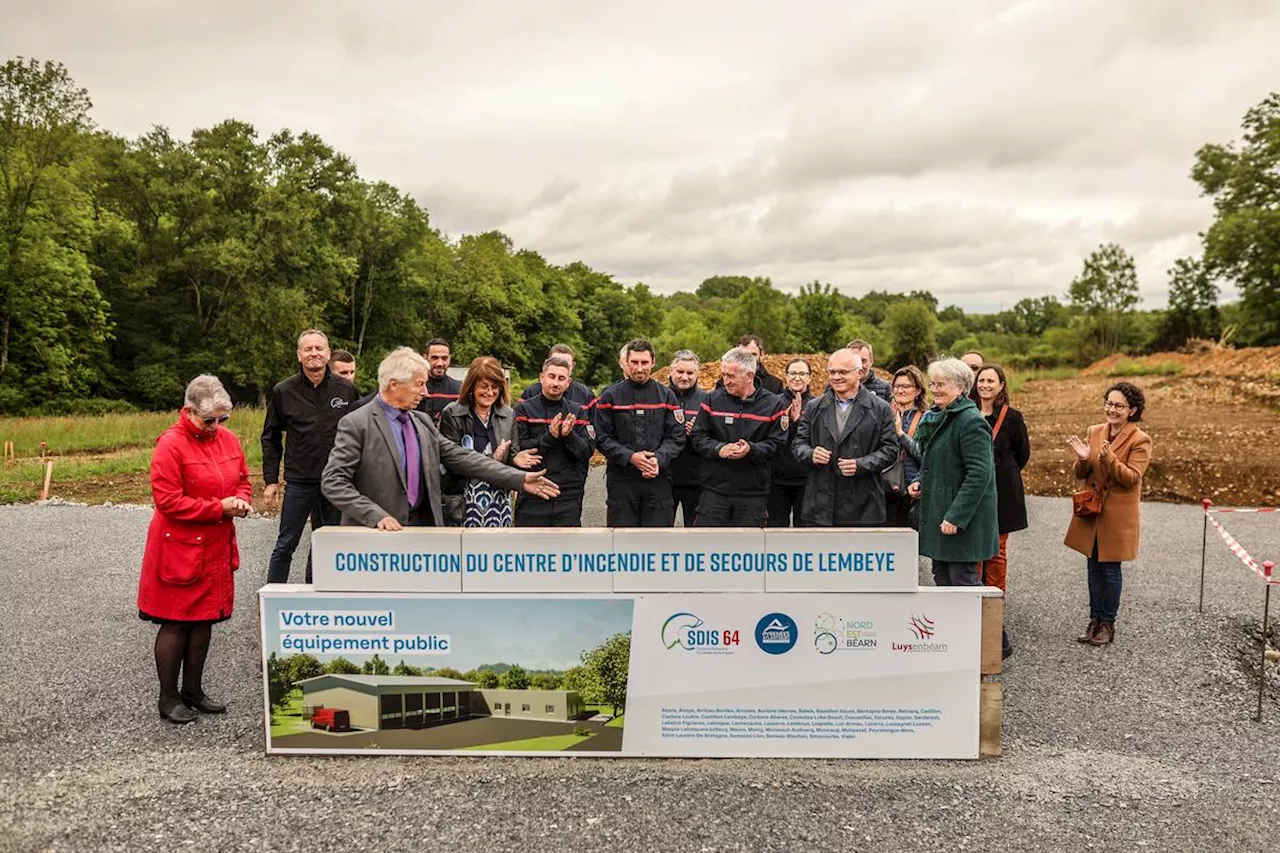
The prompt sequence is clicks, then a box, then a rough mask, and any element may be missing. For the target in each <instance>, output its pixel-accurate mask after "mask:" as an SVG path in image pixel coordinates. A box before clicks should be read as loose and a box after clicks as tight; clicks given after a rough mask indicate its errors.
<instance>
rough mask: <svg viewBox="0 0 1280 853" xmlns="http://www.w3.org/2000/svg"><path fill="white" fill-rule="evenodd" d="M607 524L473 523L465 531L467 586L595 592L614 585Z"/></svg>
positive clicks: (466, 589)
mask: <svg viewBox="0 0 1280 853" xmlns="http://www.w3.org/2000/svg"><path fill="white" fill-rule="evenodd" d="M613 565H614V552H613V532H612V531H610V530H609V529H607V528H547V527H530V528H502V529H492V528H491V529H485V528H469V529H467V530H464V531H462V591H463V592H594V593H604V594H607V593H609V592H610V591H612V589H613Z"/></svg>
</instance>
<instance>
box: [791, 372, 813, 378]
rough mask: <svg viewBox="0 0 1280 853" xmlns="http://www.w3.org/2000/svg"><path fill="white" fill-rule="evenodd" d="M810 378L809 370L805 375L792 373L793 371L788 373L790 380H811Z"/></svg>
mask: <svg viewBox="0 0 1280 853" xmlns="http://www.w3.org/2000/svg"><path fill="white" fill-rule="evenodd" d="M809 376H810V373H809V371H807V370H806V371H805V372H804V373H797V372H795V371H792V370H788V371H787V378H788V379H808V378H809Z"/></svg>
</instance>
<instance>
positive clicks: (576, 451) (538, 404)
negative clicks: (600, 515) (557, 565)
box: [515, 355, 595, 527]
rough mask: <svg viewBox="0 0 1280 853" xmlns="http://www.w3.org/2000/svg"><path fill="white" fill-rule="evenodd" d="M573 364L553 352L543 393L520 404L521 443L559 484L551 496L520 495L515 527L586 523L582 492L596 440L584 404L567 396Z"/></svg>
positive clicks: (541, 385) (518, 433)
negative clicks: (583, 518)
mask: <svg viewBox="0 0 1280 853" xmlns="http://www.w3.org/2000/svg"><path fill="white" fill-rule="evenodd" d="M572 372H573V367H572V363H571V362H570V361H569V359H567V358H565V357H564V356H563V355H553V356H551V357H550V358H548V359H547V360H546V361H544V362H543V363H542V373H541V374H539V376H538V380H539V389H538V396H536V397H533V398H531V399H528V400H520V401H519V402H517V403H516V447H517V448H518V449H519V450H522V451H525V450H531V451H534V452H535V453H536V454H537V459H536V461H535V462H534V467H536V468H541V469H543V470H544V471H545V472H546V475H547V478H548V479H549V480H551V481H552V482H554V483H555V484H556V485H557V486H559V487H560V494H559V495H558V496H557V497H555V498H551V499H546V498H540V497H537V496H536V495H532V494H522V495H520V497H519V499H518V501H517V502H516V516H515V526H516V527H581V526H582V494H583V490H584V489H585V488H586V485H587V469H588V468H589V467H590V465H591V454H592V453H593V452H595V440H594V439H593V437H592V435H591V423H590V421H588V420H587V412H586V411H585V410H584V409H583V408H582V406H580V405H578V404H577V403H575V402H573V401H571V400H569V399H568V393H567V391H568V388H569V383H570V381H571V380H570V378H569V377H570V375H571V373H572Z"/></svg>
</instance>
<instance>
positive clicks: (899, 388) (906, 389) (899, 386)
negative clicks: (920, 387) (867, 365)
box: [893, 382, 916, 391]
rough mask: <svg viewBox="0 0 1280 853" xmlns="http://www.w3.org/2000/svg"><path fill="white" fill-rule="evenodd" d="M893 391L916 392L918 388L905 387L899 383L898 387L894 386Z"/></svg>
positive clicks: (912, 386)
mask: <svg viewBox="0 0 1280 853" xmlns="http://www.w3.org/2000/svg"><path fill="white" fill-rule="evenodd" d="M893 390H895V391H914V390H916V386H914V385H903V384H902V383H901V382H899V383H898V384H897V385H894V386H893Z"/></svg>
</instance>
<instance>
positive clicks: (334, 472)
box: [321, 347, 560, 530]
mask: <svg viewBox="0 0 1280 853" xmlns="http://www.w3.org/2000/svg"><path fill="white" fill-rule="evenodd" d="M429 374H430V367H429V366H428V365H427V362H426V360H425V359H424V358H423V357H422V356H420V355H418V353H416V352H414V351H413V350H412V349H411V348H409V347H400V348H399V349H397V350H394V351H393V352H392V353H391V354H390V355H388V356H387V357H386V358H384V359H383V360H382V363H381V364H380V365H378V397H377V399H376V400H374V401H373V402H371V403H369V404H368V405H366V406H364V407H363V408H360V409H357V410H356V411H354V412H352V413H351V414H350V415H348V416H347V417H345V418H343V419H342V421H341V423H340V424H339V425H338V436H337V440H336V441H335V442H334V445H333V452H332V453H330V454H329V463H328V464H327V465H325V468H324V477H323V479H322V480H321V485H322V488H323V490H324V496H325V497H326V498H327V499H328V500H329V501H330V503H332V504H333V505H334V506H335V507H337V508H338V509H339V510H340V511H341V512H342V523H343V524H344V525H348V526H364V527H376V528H377V529H378V530H400V529H402V528H404V527H432V526H434V527H440V526H443V524H444V517H443V513H442V511H441V507H440V466H441V465H442V464H443V465H444V467H445V469H446V470H447V471H449V472H451V473H454V474H459V475H461V476H463V477H474V478H476V479H478V480H483V481H485V482H486V483H491V484H493V485H495V486H498V487H500V488H507V489H513V490H520V491H524V492H527V493H528V494H531V495H534V496H536V497H540V498H544V499H547V500H550V499H552V498H555V497H556V496H557V495H559V494H560V489H559V488H558V487H557V486H556V484H555V483H553V482H551V481H550V480H548V479H546V477H544V476H543V475H544V473H545V472H543V471H529V472H526V471H522V470H520V469H518V468H512V467H510V466H508V465H504V464H502V463H501V462H495V461H494V460H493V459H491V458H489V457H487V456H484V455H483V454H480V453H476V452H475V451H473V450H466V449H464V448H462V447H460V446H459V445H457V444H454V443H453V442H452V441H450V440H449V439H447V438H444V437H443V436H441V435H440V431H439V430H438V429H436V425H435V422H434V420H433V419H432V417H431V414H430V413H429V412H422V411H419V410H418V408H417V407H418V404H419V403H421V402H422V398H423V397H424V396H425V395H426V393H427V377H428V375H429Z"/></svg>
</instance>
